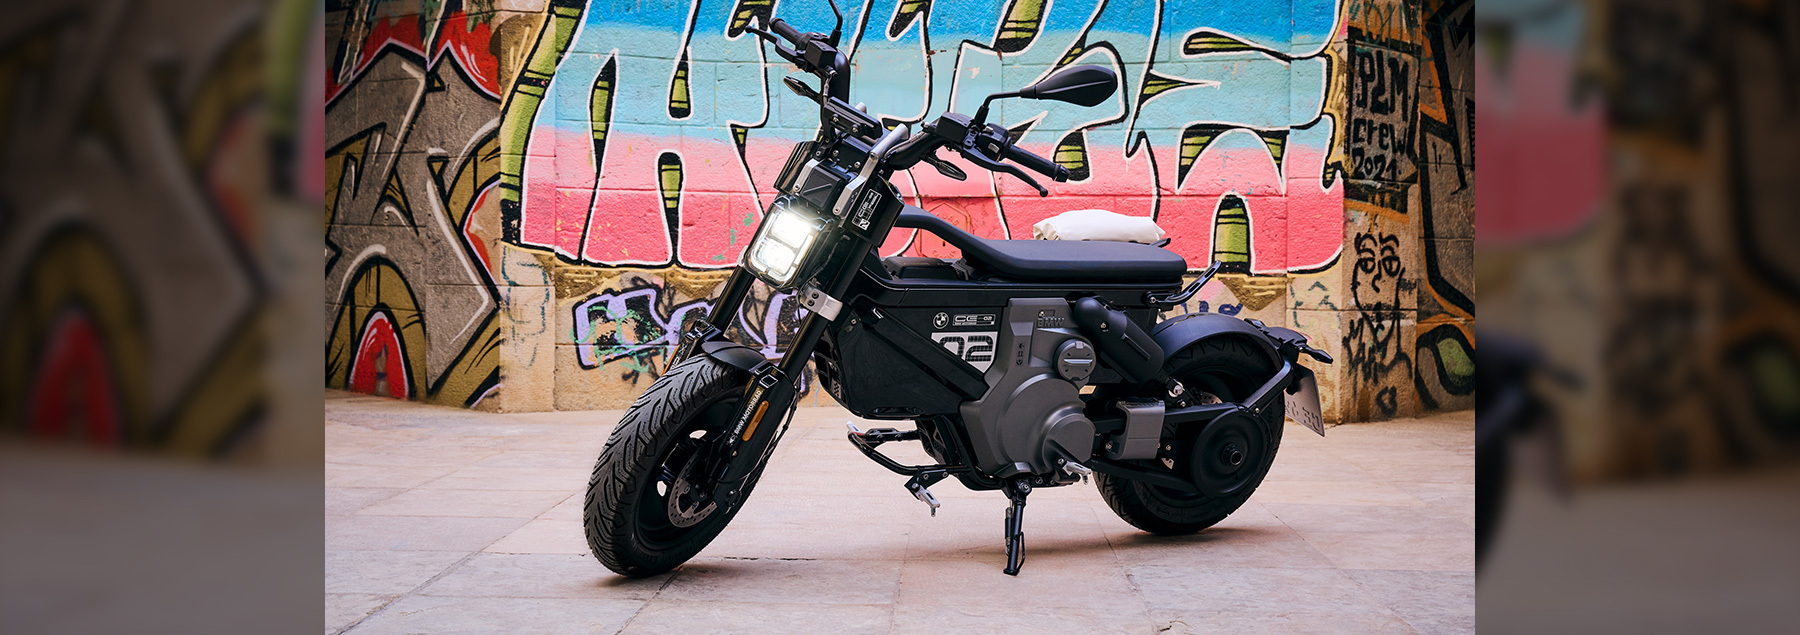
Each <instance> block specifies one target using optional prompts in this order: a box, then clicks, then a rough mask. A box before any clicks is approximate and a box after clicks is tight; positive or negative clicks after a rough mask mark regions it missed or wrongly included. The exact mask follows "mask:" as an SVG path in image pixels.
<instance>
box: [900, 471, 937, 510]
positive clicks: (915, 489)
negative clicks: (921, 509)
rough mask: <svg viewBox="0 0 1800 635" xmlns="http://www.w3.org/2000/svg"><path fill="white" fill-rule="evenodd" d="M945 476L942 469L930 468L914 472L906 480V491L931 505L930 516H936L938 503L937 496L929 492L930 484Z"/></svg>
mask: <svg viewBox="0 0 1800 635" xmlns="http://www.w3.org/2000/svg"><path fill="white" fill-rule="evenodd" d="M945 476H946V475H945V474H944V472H942V471H939V470H930V471H925V472H920V473H918V474H914V475H913V477H912V478H910V479H907V480H906V491H908V492H912V495H913V498H917V499H919V500H920V501H922V502H924V503H925V504H926V505H929V506H931V517H932V518H936V517H937V510H938V507H939V505H938V499H937V496H934V495H932V493H931V484H932V483H936V482H938V481H941V480H944V477H945Z"/></svg>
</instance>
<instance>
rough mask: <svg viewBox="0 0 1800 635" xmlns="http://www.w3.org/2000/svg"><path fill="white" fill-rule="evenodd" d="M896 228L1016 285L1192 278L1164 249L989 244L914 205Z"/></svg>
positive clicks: (1119, 245)
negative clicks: (930, 238)
mask: <svg viewBox="0 0 1800 635" xmlns="http://www.w3.org/2000/svg"><path fill="white" fill-rule="evenodd" d="M894 226H895V227H911V228H914V229H923V230H925V231H928V232H931V233H933V234H936V235H937V237H938V238H942V239H944V242H947V243H950V244H951V245H953V246H955V247H956V248H957V249H960V250H962V254H963V259H964V260H967V261H969V263H970V264H972V265H975V266H978V267H982V268H985V269H988V270H990V271H992V272H993V273H995V274H998V275H1000V276H1002V277H1005V278H1010V279H1013V280H1020V281H1037V282H1054V281H1069V282H1119V281H1124V280H1156V281H1168V280H1171V279H1179V278H1181V275H1182V274H1184V273H1187V261H1186V260H1182V258H1181V256H1179V255H1176V254H1175V253H1174V252H1171V251H1168V250H1165V249H1163V248H1161V247H1152V246H1150V245H1140V244H1137V243H1121V242H1105V241H1087V240H1083V241H1073V240H988V239H986V238H981V237H979V236H976V235H974V234H971V233H969V232H967V231H963V229H962V228H960V227H957V226H955V225H952V224H950V222H949V221H946V220H944V219H942V218H938V217H936V216H933V215H932V214H931V213H930V212H927V211H925V210H922V209H919V208H917V207H913V206H911V205H907V206H905V208H904V209H902V210H901V211H900V217H899V218H898V219H897V220H896V221H894Z"/></svg>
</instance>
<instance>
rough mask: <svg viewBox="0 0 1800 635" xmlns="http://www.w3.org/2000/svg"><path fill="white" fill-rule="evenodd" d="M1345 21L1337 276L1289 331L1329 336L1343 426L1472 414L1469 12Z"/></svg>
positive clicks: (1420, 9)
mask: <svg viewBox="0 0 1800 635" xmlns="http://www.w3.org/2000/svg"><path fill="white" fill-rule="evenodd" d="M1345 15H1346V21H1347V27H1348V28H1347V31H1346V35H1347V45H1348V55H1349V62H1348V67H1347V68H1346V70H1345V80H1346V83H1347V85H1348V86H1349V90H1348V95H1347V113H1348V116H1347V119H1348V121H1347V123H1346V126H1345V128H1346V130H1345V133H1344V134H1343V137H1342V143H1343V145H1344V148H1345V149H1344V154H1345V156H1346V161H1345V168H1346V172H1347V174H1348V184H1347V187H1346V193H1345V201H1344V226H1345V230H1344V241H1345V242H1344V256H1343V261H1344V267H1343V268H1342V270H1341V271H1339V272H1338V273H1337V275H1335V276H1328V277H1327V280H1326V281H1324V282H1322V283H1320V284H1316V285H1313V286H1311V287H1309V288H1308V289H1307V290H1306V291H1304V292H1297V298H1296V301H1295V303H1294V306H1295V308H1296V311H1294V313H1293V315H1294V318H1293V319H1292V320H1291V321H1292V323H1293V324H1292V326H1293V327H1294V328H1296V329H1300V330H1302V331H1306V332H1312V330H1311V328H1316V329H1318V330H1319V331H1320V332H1326V331H1331V329H1332V327H1334V326H1335V327H1336V328H1337V330H1336V331H1335V332H1334V333H1333V335H1334V337H1333V338H1331V340H1330V341H1332V342H1333V343H1335V344H1337V345H1338V346H1339V350H1340V351H1341V357H1340V359H1342V360H1343V363H1344V364H1345V365H1346V367H1345V368H1344V369H1343V370H1344V372H1345V373H1347V374H1346V375H1345V376H1343V377H1342V379H1343V381H1344V383H1343V384H1341V385H1340V386H1339V387H1338V389H1339V390H1338V392H1339V395H1340V397H1339V398H1340V399H1341V400H1342V401H1341V402H1340V408H1341V411H1340V412H1341V414H1342V416H1343V417H1344V418H1345V419H1348V420H1365V419H1372V418H1386V417H1392V416H1396V415H1405V414H1412V413H1416V412H1418V411H1420V410H1421V409H1460V408H1468V407H1472V406H1473V405H1474V383H1475V372H1474V370H1475V366H1474V361H1473V352H1474V346H1475V336H1474V319H1475V287H1474V266H1473V265H1474V254H1475V250H1474V238H1475V222H1474V209H1475V145H1474V139H1475V130H1474V127H1475V120H1474V100H1475V91H1474V88H1475V87H1474V79H1473V57H1474V19H1475V5H1474V2H1470V1H1459V0H1427V1H1425V2H1416V1H1401V0H1349V1H1348V2H1347V4H1346V9H1345ZM1334 284H1336V285H1341V286H1337V287H1335V288H1334V287H1333V286H1332V285H1334ZM1326 290H1337V291H1340V292H1339V293H1338V294H1336V298H1335V301H1334V303H1333V304H1330V305H1326V304H1323V302H1325V301H1326V300H1325V299H1324V298H1318V299H1315V298H1314V296H1313V294H1315V293H1321V292H1323V291H1326ZM1313 308H1325V309H1333V308H1336V309H1341V311H1340V312H1338V313H1336V314H1332V313H1326V314H1323V315H1317V316H1315V315H1314V314H1311V313H1307V312H1306V310H1307V309H1313ZM1334 319H1335V324H1334V323H1332V321H1333V320H1334ZM1319 322H1325V324H1318V325H1317V326H1316V327H1315V326H1314V325H1315V324H1317V323H1319Z"/></svg>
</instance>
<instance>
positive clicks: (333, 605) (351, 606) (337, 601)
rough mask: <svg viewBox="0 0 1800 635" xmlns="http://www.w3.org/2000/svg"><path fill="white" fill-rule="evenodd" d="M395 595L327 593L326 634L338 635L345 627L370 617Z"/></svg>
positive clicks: (392, 599)
mask: <svg viewBox="0 0 1800 635" xmlns="http://www.w3.org/2000/svg"><path fill="white" fill-rule="evenodd" d="M395 597H396V596H393V595H372V594H368V593H327V594H325V632H326V633H336V632H338V631H341V630H344V627H346V626H349V625H351V624H355V623H356V621H357V620H360V619H363V618H365V617H368V616H369V614H370V613H373V612H375V609H379V608H381V607H383V606H387V604H388V603H389V602H392V601H394V598H395Z"/></svg>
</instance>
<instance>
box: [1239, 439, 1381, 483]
mask: <svg viewBox="0 0 1800 635" xmlns="http://www.w3.org/2000/svg"><path fill="white" fill-rule="evenodd" d="M1293 454H1298V453H1290V452H1288V451H1287V449H1286V448H1282V449H1279V450H1276V452H1275V464H1274V465H1271V466H1270V467H1269V475H1268V476H1266V477H1264V478H1265V479H1268V480H1275V481H1338V482H1359V483H1361V482H1369V481H1375V480H1379V479H1377V478H1376V477H1375V475H1373V474H1371V473H1369V472H1368V471H1366V470H1364V469H1363V468H1361V467H1357V465H1356V464H1355V463H1351V462H1350V461H1347V460H1344V459H1343V458H1340V457H1338V456H1336V455H1333V454H1331V453H1328V452H1308V453H1307V455H1306V456H1293Z"/></svg>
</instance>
